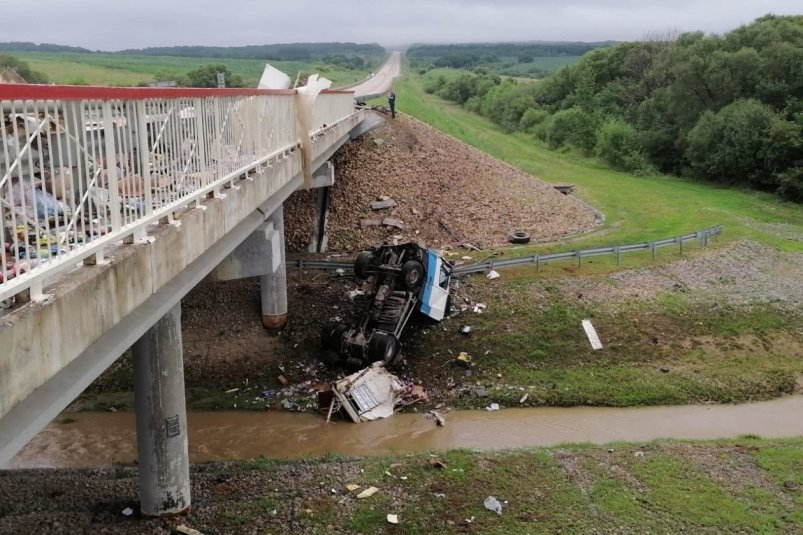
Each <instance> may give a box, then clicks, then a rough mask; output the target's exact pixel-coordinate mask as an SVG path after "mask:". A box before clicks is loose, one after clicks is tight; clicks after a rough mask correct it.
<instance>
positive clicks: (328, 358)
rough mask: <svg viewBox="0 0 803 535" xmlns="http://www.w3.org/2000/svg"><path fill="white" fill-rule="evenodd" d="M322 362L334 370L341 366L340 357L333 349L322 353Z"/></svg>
mask: <svg viewBox="0 0 803 535" xmlns="http://www.w3.org/2000/svg"><path fill="white" fill-rule="evenodd" d="M321 361H322V362H323V363H324V364H326V365H327V366H329V367H330V368H334V367H336V366H337V365H339V364H340V355H338V354H337V352H336V351H332V350H331V349H324V350H323V351H322V352H321Z"/></svg>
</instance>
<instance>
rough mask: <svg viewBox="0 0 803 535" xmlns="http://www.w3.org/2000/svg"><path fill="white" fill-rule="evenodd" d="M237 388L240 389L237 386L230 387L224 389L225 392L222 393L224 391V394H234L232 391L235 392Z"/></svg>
mask: <svg viewBox="0 0 803 535" xmlns="http://www.w3.org/2000/svg"><path fill="white" fill-rule="evenodd" d="M238 390H240V389H239V388H231V389H229V390H226V392H224V393H225V394H234V393H235V392H237V391H238Z"/></svg>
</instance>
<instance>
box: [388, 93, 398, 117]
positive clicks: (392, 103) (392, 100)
mask: <svg viewBox="0 0 803 535" xmlns="http://www.w3.org/2000/svg"><path fill="white" fill-rule="evenodd" d="M388 108H390V116H391V117H392V118H393V119H395V118H396V93H394V92H393V91H391V92H390V93H388Z"/></svg>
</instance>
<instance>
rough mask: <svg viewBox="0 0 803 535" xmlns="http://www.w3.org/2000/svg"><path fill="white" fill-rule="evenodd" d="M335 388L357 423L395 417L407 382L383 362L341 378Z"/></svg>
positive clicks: (333, 388) (339, 399)
mask: <svg viewBox="0 0 803 535" xmlns="http://www.w3.org/2000/svg"><path fill="white" fill-rule="evenodd" d="M332 390H333V391H334V394H335V396H336V397H337V399H338V401H340V403H341V404H342V405H343V408H344V409H346V412H347V413H348V415H349V416H350V417H351V419H352V420H354V421H355V422H357V423H360V422H366V421H370V420H377V419H379V418H387V417H388V416H393V412H394V408H395V406H396V403H397V402H398V401H399V396H400V395H401V393H402V392H404V385H403V384H402V383H401V381H399V379H398V378H397V377H396V376H395V375H393V374H392V373H390V372H389V371H387V370H386V369H385V366H384V365H383V363H381V362H377V363H374V365H373V366H371V367H370V368H365V369H364V370H360V371H358V372H357V373H353V374H351V375H349V376H348V377H345V378H343V379H341V380H340V381H337V382H335V383H334V385H332Z"/></svg>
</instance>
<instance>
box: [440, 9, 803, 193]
mask: <svg viewBox="0 0 803 535" xmlns="http://www.w3.org/2000/svg"><path fill="white" fill-rule="evenodd" d="M426 90H427V91H429V92H432V93H436V94H438V95H439V96H441V97H442V98H445V99H448V100H451V101H454V102H458V103H460V104H462V105H464V106H465V107H466V108H468V109H470V110H471V111H474V112H476V113H479V114H481V115H484V116H485V117H488V118H490V119H491V120H493V121H494V122H496V123H498V124H499V125H501V126H503V127H504V128H505V129H507V130H509V131H523V132H527V133H530V134H532V135H534V136H536V137H537V138H539V139H541V140H543V141H544V142H546V143H547V144H548V145H549V146H550V147H551V148H554V149H565V148H572V149H575V150H579V151H581V152H583V153H585V154H588V155H596V156H597V157H599V158H600V159H601V160H603V161H605V162H607V163H608V164H609V165H611V166H612V167H614V168H616V169H620V170H624V171H629V172H635V173H640V174H650V173H654V172H656V171H660V172H665V173H673V174H677V175H682V176H690V177H695V178H700V179H705V180H710V181H715V182H721V183H726V184H741V185H746V186H750V187H753V188H756V189H761V190H765V191H772V192H775V193H777V194H779V195H781V196H782V197H784V198H786V199H790V200H795V201H797V202H803V16H774V15H767V16H764V17H761V18H759V19H757V20H756V21H754V22H753V23H752V24H749V25H746V26H743V27H740V28H738V29H736V30H733V31H731V32H729V33H727V34H725V35H723V36H718V35H705V34H703V33H701V32H692V33H684V34H680V35H672V34H667V35H657V36H652V37H650V38H648V39H644V40H642V41H637V42H627V43H620V44H616V45H614V46H609V47H604V48H598V49H595V50H592V51H591V52H588V53H587V54H585V55H584V56H583V57H582V58H581V59H580V60H579V61H578V62H577V63H575V64H573V65H570V66H567V67H564V68H562V69H560V70H558V71H557V72H555V73H554V74H552V75H551V76H549V77H548V78H546V79H544V80H543V81H541V82H539V83H535V84H518V83H516V82H515V81H511V80H503V79H501V78H500V77H498V76H495V75H493V74H488V73H486V72H483V71H480V72H474V73H465V74H462V75H459V76H457V77H456V78H453V79H446V78H445V77H443V76H440V77H435V78H434V79H433V80H431V81H430V82H429V83H428V85H427V87H426Z"/></svg>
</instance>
